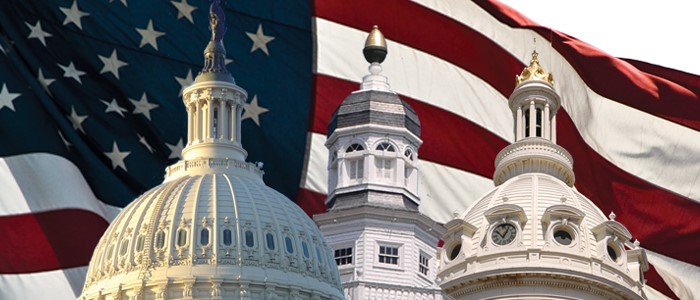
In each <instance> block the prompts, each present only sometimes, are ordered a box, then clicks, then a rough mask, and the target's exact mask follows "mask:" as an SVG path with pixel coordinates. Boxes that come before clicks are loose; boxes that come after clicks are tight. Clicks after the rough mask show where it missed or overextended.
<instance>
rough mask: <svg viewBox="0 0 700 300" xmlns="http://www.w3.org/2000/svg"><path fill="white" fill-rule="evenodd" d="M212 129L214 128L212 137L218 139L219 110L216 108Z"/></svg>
mask: <svg viewBox="0 0 700 300" xmlns="http://www.w3.org/2000/svg"><path fill="white" fill-rule="evenodd" d="M212 127H213V128H214V132H213V134H212V137H213V138H219V109H218V108H216V107H215V108H214V120H213V122H212Z"/></svg>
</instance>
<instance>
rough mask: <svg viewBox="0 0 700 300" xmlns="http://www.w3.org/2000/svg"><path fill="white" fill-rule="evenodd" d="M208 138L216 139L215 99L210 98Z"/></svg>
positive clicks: (208, 106)
mask: <svg viewBox="0 0 700 300" xmlns="http://www.w3.org/2000/svg"><path fill="white" fill-rule="evenodd" d="M210 97H211V96H210ZM207 128H208V131H207V138H211V139H213V138H214V98H209V105H207Z"/></svg>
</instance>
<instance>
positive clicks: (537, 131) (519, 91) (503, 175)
mask: <svg viewBox="0 0 700 300" xmlns="http://www.w3.org/2000/svg"><path fill="white" fill-rule="evenodd" d="M515 82H516V86H515V90H514V91H513V93H512V94H511V96H510V98H509V99H508V105H509V107H510V109H511V111H513V118H514V121H515V122H514V131H515V142H514V143H513V144H511V145H510V146H508V147H506V148H504V149H503V150H501V152H500V153H498V155H497V156H496V171H495V172H494V176H493V181H494V183H495V184H496V185H500V184H502V183H504V182H506V181H507V180H508V179H510V178H513V177H514V176H517V175H519V174H524V173H529V172H543V173H547V174H550V175H552V176H554V177H556V178H559V179H560V180H562V181H564V182H565V183H566V184H567V185H569V186H573V185H574V171H573V160H572V158H571V155H570V154H569V152H568V151H566V149H564V148H562V147H560V146H559V145H557V144H556V142H557V137H556V114H557V111H558V110H559V108H560V107H561V99H560V98H559V95H558V94H557V92H556V91H555V90H554V79H553V77H552V74H550V73H548V72H547V71H545V70H544V68H542V66H540V63H539V61H538V60H537V51H533V52H532V60H531V61H530V65H529V66H527V67H525V69H523V71H522V72H521V73H520V75H517V76H516V77H515Z"/></svg>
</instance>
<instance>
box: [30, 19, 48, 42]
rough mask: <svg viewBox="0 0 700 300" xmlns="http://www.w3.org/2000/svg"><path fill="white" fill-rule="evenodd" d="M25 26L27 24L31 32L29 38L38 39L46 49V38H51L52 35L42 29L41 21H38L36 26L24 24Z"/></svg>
mask: <svg viewBox="0 0 700 300" xmlns="http://www.w3.org/2000/svg"><path fill="white" fill-rule="evenodd" d="M24 24H27V27H29V30H31V31H30V32H29V36H28V37H27V38H28V39H31V38H35V39H38V40H39V41H40V42H41V44H42V45H44V47H46V38H47V37H51V34H50V33H48V32H46V31H44V30H43V29H41V21H39V20H37V21H36V24H35V25H34V26H32V25H31V24H29V23H27V22H24Z"/></svg>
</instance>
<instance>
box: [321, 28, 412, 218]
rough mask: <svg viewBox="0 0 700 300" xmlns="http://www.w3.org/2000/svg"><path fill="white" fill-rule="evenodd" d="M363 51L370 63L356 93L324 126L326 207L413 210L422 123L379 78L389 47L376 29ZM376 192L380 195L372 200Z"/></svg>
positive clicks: (370, 35)
mask: <svg viewBox="0 0 700 300" xmlns="http://www.w3.org/2000/svg"><path fill="white" fill-rule="evenodd" d="M362 52H363V54H364V56H365V59H366V60H367V62H368V63H369V64H370V65H369V74H367V75H365V76H364V77H363V78H362V83H361V84H360V90H358V91H355V92H353V93H352V94H350V95H348V96H347V97H346V98H345V100H343V102H342V103H341V104H340V106H339V107H338V109H337V110H336V111H335V112H334V113H333V115H332V116H331V120H330V122H329V124H328V140H327V142H326V147H328V149H329V151H330V153H329V154H330V155H329V160H330V161H329V164H328V165H329V174H328V176H329V178H328V183H329V195H328V198H327V204H328V206H329V207H331V208H334V207H344V206H345V205H360V204H364V203H374V205H382V206H391V207H400V208H409V209H412V210H415V209H416V208H417V206H418V204H419V202H420V201H419V200H418V172H417V169H418V167H417V153H418V147H420V145H421V143H422V141H421V139H420V121H419V120H418V116H417V115H416V112H415V111H414V110H413V108H411V106H410V105H408V103H406V102H404V101H403V100H401V98H399V96H398V95H397V94H396V93H394V92H393V91H392V90H391V89H390V86H389V82H388V79H387V77H386V76H384V75H383V74H382V65H381V63H382V62H383V61H384V59H385V58H386V56H387V54H388V48H387V44H386V40H385V39H384V35H382V33H381V31H379V28H378V27H377V26H374V28H373V29H372V31H371V32H370V34H369V36H368V37H367V40H366V42H365V47H364V49H363V51H362ZM375 193H380V194H382V195H383V196H382V197H374V196H372V195H373V194H375ZM380 199H381V200H380ZM388 199H391V200H388ZM374 201H377V202H376V203H375V202H374Z"/></svg>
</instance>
